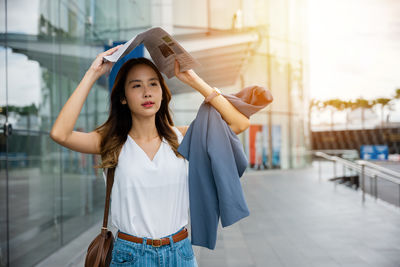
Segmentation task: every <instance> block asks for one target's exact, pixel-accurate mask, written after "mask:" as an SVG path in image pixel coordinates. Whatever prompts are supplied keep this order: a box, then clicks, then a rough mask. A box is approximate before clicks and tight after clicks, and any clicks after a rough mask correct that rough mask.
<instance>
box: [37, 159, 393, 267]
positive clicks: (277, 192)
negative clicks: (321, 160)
mask: <svg viewBox="0 0 400 267" xmlns="http://www.w3.org/2000/svg"><path fill="white" fill-rule="evenodd" d="M331 172H332V167H331V165H329V164H328V165H325V166H324V167H323V175H322V178H321V180H319V179H318V171H317V168H316V167H314V168H307V169H302V170H288V171H280V170H273V171H258V172H247V173H246V174H245V176H243V177H242V178H241V180H242V185H243V188H244V191H245V196H246V200H247V204H248V206H249V209H250V216H249V217H247V218H245V219H243V220H241V221H239V222H238V223H236V224H234V225H232V226H229V227H227V228H221V226H220V228H219V231H218V240H217V245H216V248H215V250H209V249H206V248H202V247H197V246H194V250H195V254H196V258H197V261H198V263H199V266H200V267H219V266H221V267H225V266H232V267H233V266H240V267H246V266H260V267H281V266H284V267H303V266H306V267H328V266H329V267H333V266H335V267H337V266H346V267H356V266H357V267H361V266H362V267H372V266H374V267H389V266H390V267H399V266H400V209H399V208H397V207H394V206H391V205H388V204H385V203H384V202H382V201H378V202H375V200H374V199H373V198H371V197H367V198H366V202H365V204H364V205H363V204H362V203H361V194H360V192H359V191H358V192H357V191H355V190H353V189H351V188H349V187H347V186H345V185H340V184H338V185H337V186H336V187H335V186H334V183H333V182H330V181H328V178H331V176H330V174H331ZM99 226H100V224H99V225H98V226H96V227H94V228H93V229H92V233H90V234H87V237H86V239H87V240H85V241H79V242H75V243H74V244H73V245H72V246H71V247H72V249H70V250H68V249H66V250H65V251H66V252H65V253H63V254H68V257H70V259H71V258H74V260H73V262H74V264H71V263H70V264H68V266H83V260H84V256H85V255H84V253H80V254H79V255H78V253H76V252H74V253H73V252H72V251H74V250H76V249H78V248H77V246H78V244H80V245H81V246H82V249H81V250H82V251H83V250H86V247H87V244H88V242H89V241H90V240H91V239H92V237H93V236H94V233H96V234H97V232H98V231H99V230H98V229H99V228H100V227H99ZM71 255H74V257H71ZM59 259H60V258H58V259H56V260H55V262H60V261H59ZM40 266H54V265H52V264H51V261H47V262H46V263H44V264H42V265H40ZM59 266H61V265H59Z"/></svg>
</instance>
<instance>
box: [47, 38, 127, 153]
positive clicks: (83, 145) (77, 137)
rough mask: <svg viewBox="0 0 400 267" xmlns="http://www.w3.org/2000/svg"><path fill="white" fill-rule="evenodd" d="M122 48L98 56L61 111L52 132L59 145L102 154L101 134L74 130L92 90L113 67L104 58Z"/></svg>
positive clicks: (112, 49)
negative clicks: (99, 79) (98, 80)
mask: <svg viewBox="0 0 400 267" xmlns="http://www.w3.org/2000/svg"><path fill="white" fill-rule="evenodd" d="M121 46H122V45H119V46H116V47H113V48H111V49H109V50H107V51H105V52H103V53H100V54H98V55H97V57H96V59H95V60H94V61H93V63H92V65H91V66H90V68H89V69H88V70H87V71H86V73H85V75H84V76H83V78H82V80H81V82H80V83H79V85H78V87H76V89H75V91H74V92H73V93H72V94H71V96H70V97H69V99H68V100H67V102H66V103H65V105H64V106H63V108H62V109H61V111H60V113H59V114H58V117H57V119H56V121H55V122H54V124H53V127H52V129H51V131H50V137H51V139H53V140H54V141H55V142H57V143H58V144H60V145H62V146H64V147H67V148H69V149H71V150H74V151H78V152H82V153H88V154H100V141H101V140H100V134H98V133H97V132H95V131H92V132H89V133H84V132H78V131H74V130H73V129H74V126H75V123H76V121H77V119H78V116H79V113H80V112H81V110H82V107H83V104H84V103H85V100H86V98H87V96H88V94H89V92H90V89H92V87H93V85H94V83H95V82H96V81H97V79H98V78H100V77H101V75H103V74H104V73H106V72H107V71H109V70H110V69H111V67H112V65H113V63H112V62H103V56H107V55H111V54H113V53H114V52H115V51H117V50H118V48H120V47H121Z"/></svg>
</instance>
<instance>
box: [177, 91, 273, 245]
mask: <svg viewBox="0 0 400 267" xmlns="http://www.w3.org/2000/svg"><path fill="white" fill-rule="evenodd" d="M222 95H223V96H224V97H225V98H226V99H228V100H229V101H230V102H231V103H232V104H233V105H234V106H235V107H236V108H237V109H238V110H239V111H240V112H241V113H243V114H244V115H245V116H246V117H248V118H249V117H250V116H251V115H252V114H254V113H256V112H257V111H259V110H260V109H262V108H264V107H265V106H267V105H268V104H269V103H271V102H272V100H273V98H272V95H271V93H270V92H269V91H268V90H266V89H265V88H263V87H259V86H249V87H246V88H244V89H242V90H241V91H240V92H238V93H236V94H229V95H228V94H222ZM178 152H179V153H180V154H181V155H183V156H184V157H185V158H186V159H187V160H188V161H189V200H190V224H191V242H192V244H193V245H197V246H202V247H206V248H209V249H214V248H215V244H216V238H217V228H218V221H219V218H220V217H221V224H222V227H226V226H229V225H231V224H233V223H235V222H237V221H239V220H240V219H242V218H244V217H247V216H248V215H249V214H250V212H249V209H248V207H247V204H246V201H245V198H244V194H243V190H242V187H241V184H240V180H239V178H240V177H241V176H242V175H243V173H244V171H245V169H246V167H247V164H248V163H247V162H248V161H247V157H246V154H245V153H244V150H243V145H242V143H241V142H240V140H239V138H238V137H237V136H236V134H235V133H234V132H233V131H232V129H231V128H230V127H229V126H228V124H227V123H226V122H225V121H224V120H223V119H222V117H221V114H220V113H219V112H218V111H217V110H216V109H215V108H214V107H213V106H212V105H211V104H207V103H205V102H203V103H202V104H201V106H200V108H199V111H198V113H197V115H196V118H195V119H194V120H193V121H192V122H191V124H190V126H189V128H188V130H187V132H186V134H185V137H184V138H183V140H182V142H181V144H180V145H179V147H178Z"/></svg>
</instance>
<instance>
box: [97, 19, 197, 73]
mask: <svg viewBox="0 0 400 267" xmlns="http://www.w3.org/2000/svg"><path fill="white" fill-rule="evenodd" d="M141 43H143V44H144V46H145V47H146V49H147V51H149V53H150V56H151V58H152V59H153V61H154V64H156V66H157V68H158V70H159V71H161V72H162V73H164V74H165V75H167V77H168V79H170V78H171V77H173V76H174V75H175V71H174V66H175V58H176V59H177V60H178V62H179V65H180V70H181V71H186V70H189V69H193V68H195V67H198V66H200V63H199V62H198V61H197V60H196V59H195V58H193V57H192V56H191V55H190V54H189V53H188V52H186V50H185V49H184V48H183V47H182V46H181V45H180V44H179V43H178V42H177V41H176V40H175V39H174V38H172V37H171V35H169V34H168V33H167V32H166V31H164V30H163V29H162V28H160V27H154V28H151V29H149V30H147V31H145V32H142V33H140V34H138V35H136V36H135V37H133V38H132V39H130V40H129V41H127V42H126V43H125V44H124V45H123V46H122V47H120V48H119V49H118V50H117V51H116V52H114V53H113V54H112V55H109V56H105V57H103V62H104V61H110V62H117V61H118V60H119V59H121V58H123V57H124V56H126V55H127V54H129V53H130V52H131V51H132V50H133V49H135V47H137V46H138V45H140V44H141Z"/></svg>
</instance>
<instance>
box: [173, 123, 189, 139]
mask: <svg viewBox="0 0 400 267" xmlns="http://www.w3.org/2000/svg"><path fill="white" fill-rule="evenodd" d="M174 127H175V128H176V129H178V130H179V132H180V133H181V134H182V137H184V136H185V134H186V132H187V129H188V128H189V126H174Z"/></svg>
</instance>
